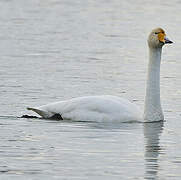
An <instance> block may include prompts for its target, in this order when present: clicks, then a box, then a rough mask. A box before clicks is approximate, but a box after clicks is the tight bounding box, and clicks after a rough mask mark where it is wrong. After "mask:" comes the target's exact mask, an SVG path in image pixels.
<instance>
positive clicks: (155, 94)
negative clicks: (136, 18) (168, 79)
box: [144, 48, 164, 122]
mask: <svg viewBox="0 0 181 180" xmlns="http://www.w3.org/2000/svg"><path fill="white" fill-rule="evenodd" d="M161 52H162V48H150V49H149V65H148V76H147V87H146V97H145V109H144V120H145V121H146V122H151V121H160V120H164V116H163V112H162V108H161V102H160V63H161Z"/></svg>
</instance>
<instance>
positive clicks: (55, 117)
mask: <svg viewBox="0 0 181 180" xmlns="http://www.w3.org/2000/svg"><path fill="white" fill-rule="evenodd" d="M50 119H55V120H63V118H62V116H61V115H60V114H54V115H53V116H52V117H51V118H50Z"/></svg>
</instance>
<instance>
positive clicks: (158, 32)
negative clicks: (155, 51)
mask: <svg viewBox="0 0 181 180" xmlns="http://www.w3.org/2000/svg"><path fill="white" fill-rule="evenodd" d="M171 43H173V42H172V41H170V40H169V39H168V38H167V37H166V34H165V31H164V30H163V29H162V28H156V29H153V30H152V32H151V33H150V35H149V37H148V45H149V47H151V48H161V47H162V46H163V45H164V44H171Z"/></svg>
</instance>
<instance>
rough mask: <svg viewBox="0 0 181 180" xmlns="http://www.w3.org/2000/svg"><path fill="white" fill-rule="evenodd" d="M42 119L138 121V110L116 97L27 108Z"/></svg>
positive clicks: (139, 115)
mask: <svg viewBox="0 0 181 180" xmlns="http://www.w3.org/2000/svg"><path fill="white" fill-rule="evenodd" d="M29 109H30V110H33V111H35V112H36V113H38V114H39V115H41V116H42V117H44V118H51V116H53V115H55V114H60V115H61V117H62V119H71V120H75V121H99V122H101V121H104V122H105V121H118V122H127V121H140V120H141V113H140V110H139V108H138V107H137V106H136V105H135V104H133V103H131V102H130V101H128V100H126V99H123V98H119V97H116V96H108V95H105V96H86V97H79V98H73V99H70V100H68V101H60V102H56V103H51V104H47V105H44V106H40V107H37V108H29Z"/></svg>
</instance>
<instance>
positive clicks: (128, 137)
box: [0, 0, 181, 180]
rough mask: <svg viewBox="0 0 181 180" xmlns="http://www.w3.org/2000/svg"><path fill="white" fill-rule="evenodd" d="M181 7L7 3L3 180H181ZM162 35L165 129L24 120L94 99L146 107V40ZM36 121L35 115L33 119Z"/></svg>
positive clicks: (1, 74)
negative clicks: (166, 41)
mask: <svg viewBox="0 0 181 180" xmlns="http://www.w3.org/2000/svg"><path fill="white" fill-rule="evenodd" d="M180 17H181V1H179V0H173V1H164V0H160V1H156V0H153V1H146V0H145V1H144V0H138V1H133V0H128V1H120V0H113V1H108V0H91V1H90V0H79V1H75V0H39V1H37V0H31V1H24V0H18V1H15V0H1V1H0V98H1V104H0V107H1V108H0V179H1V180H7V179H8V180H9V179H13V180H14V179H17V180H22V179H28V180H29V179H33V180H39V179H47V180H48V179H64V180H69V179H77V180H79V179H83V180H84V179H98V180H103V179H104V180H118V179H123V180H132V179H139V180H142V179H149V180H154V179H156V180H157V179H159V180H167V179H168V180H180V178H181V171H180V169H181V151H180V150H181V131H180V130H181V107H180V103H181V73H180V69H181V60H180V52H181V51H180V47H181V31H180V25H181V24H180ZM160 26H161V27H163V28H164V29H165V30H166V32H167V36H168V37H169V38H170V39H171V40H173V41H174V42H175V43H174V44H172V45H168V46H165V47H164V49H163V58H162V59H163V61H162V66H161V99H162V106H163V109H164V114H165V122H164V123H149V124H142V123H88V122H70V121H50V120H41V119H21V118H18V117H19V116H21V115H23V114H27V113H29V112H27V111H26V107H27V106H37V105H43V104H46V103H49V102H54V101H60V100H65V99H68V98H72V97H78V96H84V95H97V94H111V95H116V96H122V97H125V98H127V99H130V100H132V101H134V102H135V103H136V104H137V105H140V106H141V107H142V108H143V104H144V95H145V80H146V70H147V63H148V60H147V59H148V49H147V43H146V39H147V35H148V33H149V32H150V30H152V29H153V28H155V27H160ZM32 114H33V113H32Z"/></svg>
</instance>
